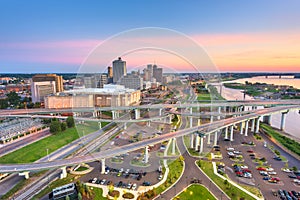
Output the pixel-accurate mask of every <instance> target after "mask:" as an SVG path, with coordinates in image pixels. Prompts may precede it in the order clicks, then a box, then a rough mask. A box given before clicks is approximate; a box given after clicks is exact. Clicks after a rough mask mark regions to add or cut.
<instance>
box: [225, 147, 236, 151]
mask: <svg viewBox="0 0 300 200" xmlns="http://www.w3.org/2000/svg"><path fill="white" fill-rule="evenodd" d="M226 150H227V151H234V148H233V147H228V148H227V149H226Z"/></svg>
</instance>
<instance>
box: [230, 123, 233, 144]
mask: <svg viewBox="0 0 300 200" xmlns="http://www.w3.org/2000/svg"><path fill="white" fill-rule="evenodd" d="M233 127H234V125H231V126H230V141H233Z"/></svg>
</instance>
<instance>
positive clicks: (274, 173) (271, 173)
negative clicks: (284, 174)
mask: <svg viewBox="0 0 300 200" xmlns="http://www.w3.org/2000/svg"><path fill="white" fill-rule="evenodd" d="M268 174H270V175H276V174H277V172H275V171H272V172H268Z"/></svg>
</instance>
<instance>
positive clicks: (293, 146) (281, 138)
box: [261, 124, 300, 156]
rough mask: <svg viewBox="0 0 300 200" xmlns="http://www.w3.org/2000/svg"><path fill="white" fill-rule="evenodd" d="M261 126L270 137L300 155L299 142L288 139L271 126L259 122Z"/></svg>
mask: <svg viewBox="0 0 300 200" xmlns="http://www.w3.org/2000/svg"><path fill="white" fill-rule="evenodd" d="M261 128H262V129H263V130H264V131H265V132H266V133H267V134H268V135H269V136H271V137H273V138H274V139H275V140H277V141H278V142H279V143H280V144H282V145H283V146H284V147H286V148H287V149H289V150H290V151H292V152H294V153H295V154H297V155H298V156H300V144H299V143H298V142H296V141H295V140H293V139H290V138H288V137H286V136H284V135H282V134H281V133H279V132H277V131H276V130H274V129H273V128H272V127H271V126H268V125H267V124H261Z"/></svg>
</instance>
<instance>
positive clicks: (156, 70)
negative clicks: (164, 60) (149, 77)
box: [153, 65, 163, 83]
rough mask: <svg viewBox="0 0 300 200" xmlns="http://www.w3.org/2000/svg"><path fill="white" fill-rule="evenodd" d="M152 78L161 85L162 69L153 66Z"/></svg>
mask: <svg viewBox="0 0 300 200" xmlns="http://www.w3.org/2000/svg"><path fill="white" fill-rule="evenodd" d="M153 77H154V78H155V79H156V81H157V82H160V83H162V81H163V69H162V68H158V67H157V65H153Z"/></svg>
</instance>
